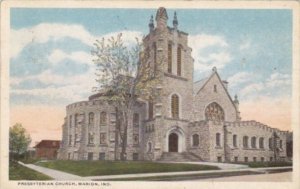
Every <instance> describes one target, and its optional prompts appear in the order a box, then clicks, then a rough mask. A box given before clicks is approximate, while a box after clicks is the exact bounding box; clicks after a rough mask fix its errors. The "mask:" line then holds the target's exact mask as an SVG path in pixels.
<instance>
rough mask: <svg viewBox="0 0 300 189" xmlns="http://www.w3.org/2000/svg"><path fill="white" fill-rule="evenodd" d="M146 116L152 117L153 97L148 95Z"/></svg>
mask: <svg viewBox="0 0 300 189" xmlns="http://www.w3.org/2000/svg"><path fill="white" fill-rule="evenodd" d="M148 116H149V119H153V99H152V98H151V97H150V98H149V101H148Z"/></svg>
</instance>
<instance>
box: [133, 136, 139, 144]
mask: <svg viewBox="0 0 300 189" xmlns="http://www.w3.org/2000/svg"><path fill="white" fill-rule="evenodd" d="M133 144H139V135H138V134H134V135H133Z"/></svg>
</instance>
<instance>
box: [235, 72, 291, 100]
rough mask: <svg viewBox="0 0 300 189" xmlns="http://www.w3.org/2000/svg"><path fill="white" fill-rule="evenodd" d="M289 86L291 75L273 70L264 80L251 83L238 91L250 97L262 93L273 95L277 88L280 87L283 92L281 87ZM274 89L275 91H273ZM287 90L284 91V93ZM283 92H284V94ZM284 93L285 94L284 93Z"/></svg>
mask: <svg viewBox="0 0 300 189" xmlns="http://www.w3.org/2000/svg"><path fill="white" fill-rule="evenodd" d="M290 86H291V76H290V75H289V74H283V73H279V72H275V73H273V74H272V75H270V77H269V78H266V79H265V80H264V81H262V82H259V83H251V84H250V85H247V86H246V87H245V88H243V89H242V90H241V91H240V94H241V96H243V97H248V98H249V97H250V98H252V97H253V96H260V95H261V94H260V93H262V92H263V93H262V95H274V93H275V92H278V90H277V89H278V88H280V89H281V90H279V91H281V92H284V91H283V90H282V89H283V88H284V87H290ZM274 90H275V91H274ZM286 92H287V91H285V93H286ZM285 93H284V94H285ZM285 95H286V94H285Z"/></svg>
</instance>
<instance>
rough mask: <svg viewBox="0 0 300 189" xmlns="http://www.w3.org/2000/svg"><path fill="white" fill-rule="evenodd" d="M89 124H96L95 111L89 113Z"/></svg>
mask: <svg viewBox="0 0 300 189" xmlns="http://www.w3.org/2000/svg"><path fill="white" fill-rule="evenodd" d="M89 125H94V113H93V112H91V113H89Z"/></svg>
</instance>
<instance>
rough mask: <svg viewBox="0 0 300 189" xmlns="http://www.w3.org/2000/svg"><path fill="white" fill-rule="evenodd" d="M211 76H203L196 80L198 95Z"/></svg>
mask: <svg viewBox="0 0 300 189" xmlns="http://www.w3.org/2000/svg"><path fill="white" fill-rule="evenodd" d="M209 78H210V77H206V78H203V79H201V80H199V81H196V82H194V95H196V94H197V93H198V91H199V90H200V89H202V87H203V86H204V84H206V81H207V80H208V79H209Z"/></svg>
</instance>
